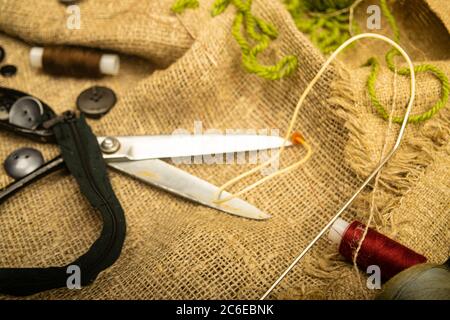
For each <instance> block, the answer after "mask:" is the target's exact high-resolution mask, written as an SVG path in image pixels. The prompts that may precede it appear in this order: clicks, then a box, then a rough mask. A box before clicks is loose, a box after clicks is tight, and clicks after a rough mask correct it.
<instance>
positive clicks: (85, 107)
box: [77, 86, 117, 118]
mask: <svg viewBox="0 0 450 320" xmlns="http://www.w3.org/2000/svg"><path fill="white" fill-rule="evenodd" d="M116 102H117V97H116V94H115V93H114V91H112V90H111V89H109V88H107V87H99V86H94V87H91V88H89V89H86V90H84V91H83V92H82V93H81V94H80V95H79V96H78V98H77V107H78V109H80V111H81V112H83V113H84V114H86V116H88V117H91V118H100V117H102V116H103V115H105V114H107V113H108V112H109V110H111V109H112V108H113V107H114V105H115V104H116Z"/></svg>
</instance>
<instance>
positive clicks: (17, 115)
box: [9, 96, 44, 130]
mask: <svg viewBox="0 0 450 320" xmlns="http://www.w3.org/2000/svg"><path fill="white" fill-rule="evenodd" d="M43 113H44V107H43V106H42V103H41V102H40V101H39V100H38V99H36V98H34V97H30V96H26V97H22V98H20V99H18V100H17V101H16V102H14V104H13V105H12V107H11V110H9V123H11V124H13V125H16V126H18V127H21V128H26V129H32V130H33V129H36V128H37V126H39V124H40V123H41V121H42V117H41V116H42V114H43Z"/></svg>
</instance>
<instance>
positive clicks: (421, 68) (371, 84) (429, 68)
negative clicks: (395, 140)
mask: <svg viewBox="0 0 450 320" xmlns="http://www.w3.org/2000/svg"><path fill="white" fill-rule="evenodd" d="M380 4H381V11H382V12H383V15H384V16H385V17H386V19H387V21H388V23H389V25H390V27H391V28H392V31H393V33H394V41H395V42H399V41H400V30H399V28H398V26H397V23H396V21H395V18H394V16H393V15H392V13H391V11H390V9H389V7H388V5H387V2H386V0H380ZM398 55H400V53H399V52H398V50H397V49H395V48H393V49H391V50H389V51H388V53H387V54H386V57H385V59H386V64H387V66H388V68H389V70H390V71H392V72H396V73H397V74H399V75H401V76H410V70H409V68H400V69H399V70H396V65H395V62H394V59H395V57H396V56H398ZM366 65H368V66H371V72H370V75H369V78H368V80H367V90H368V92H369V97H370V100H371V102H372V105H373V106H374V107H375V109H376V110H377V112H378V114H379V115H380V116H381V117H382V118H383V119H385V120H388V119H389V115H388V113H387V111H386V109H385V108H384V107H383V105H382V104H381V102H380V100H379V99H378V97H377V94H376V89H375V82H376V79H377V76H378V73H379V68H380V67H379V63H378V61H377V59H376V58H371V59H370V60H369V61H368V62H367V64H366ZM414 72H415V73H416V74H417V73H423V72H429V73H432V74H433V75H434V76H435V77H436V78H437V79H438V80H439V82H440V83H441V96H440V98H439V100H438V101H437V102H436V103H435V104H434V105H433V106H432V107H431V108H430V109H429V110H427V111H425V112H423V113H421V114H417V115H412V116H410V117H409V119H408V122H409V123H419V122H423V121H426V120H429V119H430V118H431V117H433V116H434V115H435V114H436V113H438V112H439V110H441V109H442V108H444V107H445V106H446V105H447V102H448V99H449V91H450V85H449V80H448V77H447V75H446V74H445V73H444V72H443V71H442V70H440V69H439V68H438V67H436V66H434V65H431V64H422V65H417V66H414ZM403 119H404V117H393V118H392V121H393V122H395V123H402V122H403Z"/></svg>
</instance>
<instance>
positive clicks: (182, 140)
mask: <svg viewBox="0 0 450 320" xmlns="http://www.w3.org/2000/svg"><path fill="white" fill-rule="evenodd" d="M105 138H106V137H98V138H97V139H98V142H99V144H102V142H103V141H104V139H105ZM113 139H117V140H118V142H119V144H120V147H119V149H118V150H117V151H115V152H113V153H108V154H107V153H105V154H104V158H105V159H110V160H113V159H116V160H125V159H128V160H146V159H160V158H177V157H187V156H198V155H208V154H211V155H215V154H224V153H233V152H244V151H256V150H266V149H276V148H280V147H281V146H282V145H283V142H284V139H283V138H281V137H278V136H268V135H221V134H204V135H187V134H186V135H184V134H180V135H158V136H128V137H126V136H125V137H113ZM289 145H291V143H290V142H286V146H289Z"/></svg>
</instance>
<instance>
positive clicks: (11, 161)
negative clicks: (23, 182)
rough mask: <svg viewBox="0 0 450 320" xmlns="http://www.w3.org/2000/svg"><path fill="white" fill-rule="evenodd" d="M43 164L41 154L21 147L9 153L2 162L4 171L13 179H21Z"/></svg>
mask: <svg viewBox="0 0 450 320" xmlns="http://www.w3.org/2000/svg"><path fill="white" fill-rule="evenodd" d="M43 164H44V157H43V156H42V154H41V153H40V152H39V151H38V150H36V149H32V148H21V149H18V150H16V151H14V152H13V153H11V154H10V155H9V156H8V157H7V158H6V160H5V162H4V164H3V165H4V167H5V171H6V173H7V174H8V175H9V176H10V177H11V178H13V179H21V178H23V177H25V176H26V175H28V174H30V173H32V172H33V171H35V170H36V169H38V168H39V167H41V166H42V165H43Z"/></svg>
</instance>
